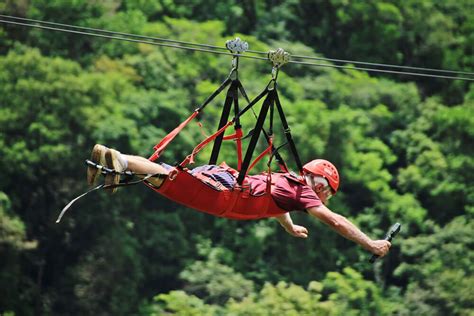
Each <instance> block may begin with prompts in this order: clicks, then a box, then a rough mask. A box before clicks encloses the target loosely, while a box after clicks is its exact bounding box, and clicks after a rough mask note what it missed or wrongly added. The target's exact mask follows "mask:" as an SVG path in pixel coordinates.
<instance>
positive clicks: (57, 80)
mask: <svg viewBox="0 0 474 316" xmlns="http://www.w3.org/2000/svg"><path fill="white" fill-rule="evenodd" d="M472 12H473V5H472V1H469V0H463V1H460V0H456V1H455V0H448V1H442V2H440V1H424V0H409V1H407V0H404V1H400V0H392V1H388V0H377V1H369V2H367V1H340V0H330V1H321V0H311V1H301V0H292V1H254V0H244V1H235V0H225V1H210V0H207V1H204V0H193V1H186V2H182V1H168V0H167V1H163V0H160V1H159V0H149V1H131V0H124V1H116V0H112V1H105V2H101V1H86V0H74V1H60V0H57V1H56V0H55V1H46V0H34V1H9V0H6V1H5V0H4V1H2V0H0V13H1V14H6V15H14V16H19V17H27V18H31V19H38V20H45V21H50V22H56V23H65V24H71V25H78V26H85V27H94V28H101V29H107V30H113V31H118V32H127V33H133V34H138V35H148V36H157V37H161V38H169V39H176V40H180V41H188V42H194V43H205V44H209V45H216V46H222V47H223V45H224V43H225V41H226V40H227V39H231V38H235V37H236V36H239V37H241V38H242V39H244V40H246V41H248V42H249V45H250V49H252V50H257V51H268V50H269V49H275V48H278V47H283V48H284V49H285V50H287V51H289V52H290V53H292V54H297V55H298V54H299V55H311V56H321V57H330V58H338V59H344V60H360V61H371V62H377V63H389V64H402V65H406V66H414V67H429V68H439V69H450V70H457V71H464V72H473V71H474V52H473V48H474V14H472ZM230 61H231V58H230V56H222V55H213V54H206V53H203V52H189V51H184V50H178V49H173V48H165V47H156V46H150V45H146V44H138V43H131V42H125V41H114V40H107V39H100V38H93V37H88V36H83V35H72V34H66V33H58V32H52V31H46V30H39V29H33V28H25V27H21V26H13V25H9V24H5V23H0V170H1V171H2V177H0V257H1V260H0V314H5V315H88V314H99V315H101V314H113V315H130V314H143V315H163V314H167V315H394V314H396V315H471V314H473V313H474V306H473V303H472V302H473V301H472V297H473V295H474V290H473V286H474V277H473V268H472V261H473V259H474V258H473V254H474V249H473V248H474V244H473V241H474V238H473V237H474V236H473V232H474V227H473V218H472V217H473V215H474V158H473V154H474V151H473V146H472V144H473V143H474V85H473V84H470V83H469V82H467V81H456V80H443V79H433V78H423V79H420V78H418V77H412V76H407V75H405V76H398V75H393V74H392V75H388V74H373V73H367V72H364V71H360V70H352V69H334V68H323V67H308V66H302V65H294V64H289V65H285V66H283V68H282V69H281V72H280V74H279V78H278V81H279V93H280V98H281V102H282V105H283V107H284V109H285V112H286V115H287V118H288V122H289V124H290V126H291V130H292V134H293V137H294V139H295V142H296V145H297V147H298V150H299V153H300V155H301V158H302V160H303V161H304V162H305V161H309V160H311V159H314V158H316V157H322V158H325V159H328V160H330V161H332V162H333V163H334V164H335V165H336V166H337V167H338V169H339V172H340V174H341V179H342V180H341V188H340V191H339V192H338V194H337V195H336V196H335V197H334V198H333V199H332V200H331V204H330V208H331V209H333V210H334V211H336V212H338V213H341V214H342V215H344V216H347V217H348V218H349V219H350V220H351V221H353V222H354V223H356V224H357V225H358V226H359V227H360V228H361V229H362V230H363V231H364V232H366V233H367V234H368V235H370V236H371V237H373V238H381V237H383V234H384V232H385V230H386V229H387V228H388V227H389V226H390V224H392V223H393V222H395V221H399V222H401V223H402V231H401V233H400V236H399V237H397V239H396V240H395V241H394V243H393V246H392V250H391V251H390V253H389V255H388V257H387V258H385V259H384V260H383V261H380V262H377V263H376V264H374V265H371V264H369V263H368V258H369V257H370V254H368V253H367V252H366V251H364V250H363V249H361V248H360V247H358V246H356V245H355V244H353V243H352V242H350V241H347V240H345V239H343V238H342V237H340V236H339V235H337V234H335V233H334V232H333V231H331V230H330V229H329V228H328V227H326V226H324V225H323V224H321V223H319V222H316V221H314V220H311V219H310V218H309V217H308V216H306V215H305V214H295V215H294V216H293V217H294V221H295V222H296V223H301V224H302V225H305V226H306V227H308V229H309V231H310V234H309V238H308V239H306V240H301V239H296V238H293V237H291V236H290V235H288V234H286V233H285V231H284V230H282V229H281V228H280V227H279V225H278V224H277V222H276V221H275V220H262V221H254V222H239V221H231V220H225V219H221V218H214V217H210V216H209V215H206V214H202V213H199V212H196V211H192V210H189V209H186V208H183V207H181V206H179V205H176V204H174V203H171V202H170V201H167V200H165V199H164V198H162V197H161V196H159V195H157V194H155V193H154V192H153V191H152V190H149V189H147V188H145V187H143V186H142V187H131V188H126V189H120V190H119V191H118V193H116V194H114V195H113V196H110V195H108V194H107V193H99V194H96V195H90V197H88V198H86V199H83V200H81V201H80V202H78V204H77V205H75V207H74V209H72V210H71V211H70V214H69V215H68V216H67V217H66V218H65V219H64V220H63V221H62V222H61V224H60V225H57V224H55V219H56V217H57V215H58V213H59V210H60V209H61V208H62V207H63V206H64V205H65V204H67V203H68V201H69V200H70V199H71V198H73V197H74V196H77V195H78V194H79V193H80V192H83V191H84V190H85V189H86V185H85V182H86V181H85V168H84V165H83V160H84V159H86V158H88V155H89V153H90V150H91V148H92V146H93V145H94V144H95V143H103V144H106V145H108V146H110V147H113V148H117V149H119V150H120V151H122V152H124V153H131V154H137V155H143V156H148V155H150V154H151V152H152V147H153V145H154V144H155V143H156V142H157V141H158V140H159V139H161V138H162V137H163V136H164V135H166V133H167V132H169V131H171V130H172V129H173V128H174V127H175V126H176V125H178V124H179V123H180V122H181V121H182V120H184V119H185V118H186V117H187V116H188V115H189V114H190V113H191V112H192V111H193V110H194V109H195V108H196V107H197V106H199V105H200V104H201V103H202V102H203V101H204V100H205V99H206V98H207V96H208V95H209V94H210V93H211V92H212V91H213V90H215V89H216V88H217V87H218V86H219V85H220V83H221V82H222V81H223V80H224V78H225V77H226V76H227V74H228V72H229V70H230V67H231V63H230ZM270 71H271V65H270V64H269V63H268V62H262V61H257V60H247V59H245V60H243V59H242V60H241V61H240V68H239V75H240V78H241V80H242V83H243V85H244V87H245V88H246V90H247V92H248V94H249V96H250V97H253V96H256V95H257V94H258V93H259V92H261V91H262V90H263V88H264V87H265V85H266V84H267V83H268V80H269V79H270ZM222 102H223V97H220V98H217V100H216V101H215V102H213V103H212V104H210V105H209V106H208V107H207V108H206V110H205V112H204V113H202V114H201V115H200V116H199V118H198V119H199V122H200V123H202V125H203V127H202V130H201V128H200V127H198V126H197V125H195V124H194V123H193V124H191V125H190V126H189V127H188V128H186V129H185V130H183V132H182V133H181V134H180V135H179V136H178V137H177V139H176V140H175V141H174V142H173V143H172V145H170V146H169V147H168V148H167V150H166V151H165V152H164V154H163V156H162V158H161V159H162V160H163V161H165V162H167V163H170V164H173V163H174V162H176V161H181V160H182V159H183V158H184V157H185V156H186V155H187V154H188V153H189V152H190V151H191V150H192V148H193V147H194V146H195V145H196V144H197V142H198V141H200V140H202V139H203V137H204V136H203V135H202V133H205V134H206V133H207V134H210V133H212V131H214V129H215V127H216V125H217V122H218V120H219V113H220V109H221V106H222ZM254 123H255V118H254V117H253V116H252V115H251V114H250V115H247V116H245V117H244V118H243V120H242V124H243V126H244V128H245V130H246V131H247V132H248V131H249V130H250V129H251V128H252V126H253V124H254ZM276 129H277V128H275V130H276ZM278 129H281V128H280V126H278ZM281 132H282V131H278V133H280V134H278V135H276V138H275V140H276V142H277V143H280V144H281V143H283V142H284V139H283V136H282V133H281ZM259 146H261V147H262V148H263V144H259ZM209 155H210V152H209V151H204V152H203V153H202V155H201V156H199V158H198V161H197V162H196V164H197V165H198V164H200V163H205V162H206V161H207V159H208V158H209ZM282 155H283V156H284V158H286V160H287V161H290V166H291V167H292V168H295V167H296V166H295V165H294V164H293V163H291V157H290V155H291V154H290V153H289V152H287V151H286V149H284V150H283V151H282ZM220 159H222V160H225V161H226V162H228V163H229V164H235V161H236V158H235V154H234V147H233V144H227V143H226V144H224V145H223V149H222V153H221V156H220ZM263 167H264V166H263V164H262V165H259V166H258V167H257V171H256V172H258V171H259V170H262V169H263Z"/></svg>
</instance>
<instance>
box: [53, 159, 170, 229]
mask: <svg viewBox="0 0 474 316" xmlns="http://www.w3.org/2000/svg"><path fill="white" fill-rule="evenodd" d="M86 165H87V167H90V168H96V169H97V170H98V171H99V172H100V173H101V174H102V175H120V176H125V177H126V178H125V180H121V181H120V182H119V183H115V184H105V183H102V184H99V185H98V186H96V187H94V188H92V189H89V190H87V191H86V192H84V193H82V194H81V195H79V196H77V197H75V198H74V199H72V200H71V201H70V202H69V203H68V204H67V205H66V206H65V207H64V208H63V209H62V210H61V212H60V213H59V216H58V218H57V220H56V223H59V222H60V221H61V219H62V218H63V216H64V214H65V213H66V211H67V210H68V209H70V208H71V206H72V205H73V204H74V203H76V202H77V201H78V200H79V199H81V198H83V197H85V196H86V195H88V194H89V193H92V192H96V191H98V190H100V189H104V190H108V189H114V188H118V187H124V186H130V185H136V184H139V183H143V182H144V181H147V180H149V179H150V178H158V179H165V178H166V177H167V175H166V174H161V173H157V174H144V173H143V174H142V173H135V172H132V171H129V170H126V171H121V172H119V171H116V170H114V169H110V168H107V167H105V166H102V165H100V164H98V163H96V162H94V161H91V160H86ZM133 177H143V178H141V179H140V180H136V181H130V180H131V179H132V178H133Z"/></svg>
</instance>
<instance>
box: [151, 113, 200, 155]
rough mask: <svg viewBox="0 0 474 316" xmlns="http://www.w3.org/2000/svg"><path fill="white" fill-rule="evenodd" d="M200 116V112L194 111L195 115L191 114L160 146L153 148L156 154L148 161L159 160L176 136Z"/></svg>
mask: <svg viewBox="0 0 474 316" xmlns="http://www.w3.org/2000/svg"><path fill="white" fill-rule="evenodd" d="M198 114H199V112H198V111H194V112H193V114H191V115H190V116H189V117H188V118H187V119H186V120H185V121H184V122H182V123H181V124H179V125H178V126H177V127H176V128H175V129H174V130H173V131H171V132H170V133H169V134H168V135H166V136H165V137H164V138H163V139H162V140H161V141H160V142H159V143H158V144H156V145H155V147H153V149H154V150H155V152H154V153H153V155H151V157H150V158H148V159H149V160H151V161H155V160H156V159H158V157H159V156H160V155H161V153H162V152H163V150H165V148H166V146H168V144H169V143H170V142H171V141H172V140H173V139H174V138H175V137H176V135H178V134H179V132H181V130H182V129H183V128H184V127H185V126H186V125H188V123H189V122H191V121H192V120H193V119H194V118H195V117H196V116H197V115H198Z"/></svg>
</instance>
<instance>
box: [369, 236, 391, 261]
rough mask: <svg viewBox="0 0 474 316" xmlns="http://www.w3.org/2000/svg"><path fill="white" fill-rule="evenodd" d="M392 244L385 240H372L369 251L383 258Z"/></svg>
mask: <svg viewBox="0 0 474 316" xmlns="http://www.w3.org/2000/svg"><path fill="white" fill-rule="evenodd" d="M391 245H392V244H391V243H390V242H389V241H387V240H373V241H372V242H371V243H370V249H369V250H370V251H371V252H372V253H373V254H375V255H377V256H379V257H383V256H385V255H386V254H387V253H388V251H389V250H390V246H391Z"/></svg>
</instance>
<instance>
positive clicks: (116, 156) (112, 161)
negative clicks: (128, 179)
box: [105, 149, 126, 193]
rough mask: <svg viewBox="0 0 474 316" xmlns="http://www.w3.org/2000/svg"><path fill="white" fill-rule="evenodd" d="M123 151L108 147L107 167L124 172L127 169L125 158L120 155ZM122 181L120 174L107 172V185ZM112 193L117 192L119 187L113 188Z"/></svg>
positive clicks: (106, 155)
mask: <svg viewBox="0 0 474 316" xmlns="http://www.w3.org/2000/svg"><path fill="white" fill-rule="evenodd" d="M120 155H121V153H120V152H119V151H117V150H115V149H108V150H107V151H106V152H105V161H106V163H107V168H109V169H113V170H115V171H116V172H123V171H125V170H126V166H125V165H124V163H123V159H122V158H121V157H120ZM119 182H120V174H106V175H105V185H114V184H118V183H119ZM111 190H112V191H111V193H115V192H116V191H117V188H112V189H111Z"/></svg>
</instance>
